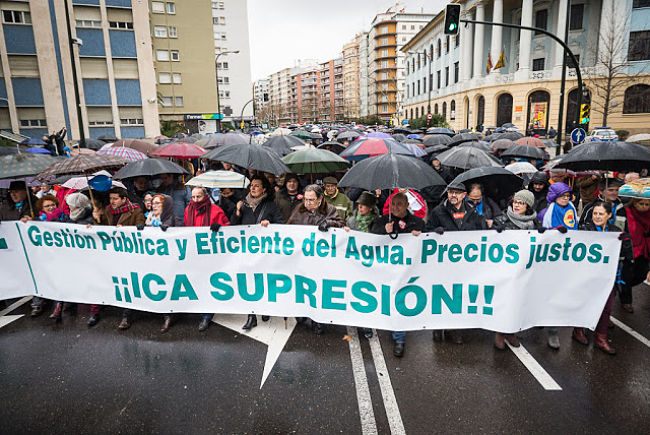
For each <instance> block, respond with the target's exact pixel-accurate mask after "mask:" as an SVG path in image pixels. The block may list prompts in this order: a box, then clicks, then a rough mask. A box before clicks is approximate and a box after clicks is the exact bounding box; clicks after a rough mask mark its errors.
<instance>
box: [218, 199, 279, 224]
mask: <svg viewBox="0 0 650 435" xmlns="http://www.w3.org/2000/svg"><path fill="white" fill-rule="evenodd" d="M263 220H268V221H269V222H270V223H272V224H283V223H284V218H283V217H282V213H281V212H280V209H279V208H278V206H277V205H276V204H275V202H273V200H272V199H271V198H269V197H266V198H265V199H264V200H263V201H262V202H260V203H259V204H258V206H257V207H256V208H255V211H253V209H252V208H250V207H249V206H248V204H246V201H244V205H242V207H241V210H240V215H239V216H237V208H235V211H234V212H233V213H232V215H231V216H230V224H231V225H256V224H259V223H260V222H262V221H263Z"/></svg>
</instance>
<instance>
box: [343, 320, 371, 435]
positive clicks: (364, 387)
mask: <svg viewBox="0 0 650 435" xmlns="http://www.w3.org/2000/svg"><path fill="white" fill-rule="evenodd" d="M347 331H348V335H349V336H350V338H351V340H350V341H349V342H348V344H349V345H350V360H352V374H353V375H354V385H355V387H356V390H357V402H358V404H359V416H360V417H361V433H362V434H364V435H371V434H376V433H377V421H376V420H375V412H374V411H373V409H372V399H371V397H370V387H368V378H367V376H366V366H365V365H364V363H363V354H362V353H361V343H360V342H359V334H358V333H357V328H356V327H353V326H348V327H347Z"/></svg>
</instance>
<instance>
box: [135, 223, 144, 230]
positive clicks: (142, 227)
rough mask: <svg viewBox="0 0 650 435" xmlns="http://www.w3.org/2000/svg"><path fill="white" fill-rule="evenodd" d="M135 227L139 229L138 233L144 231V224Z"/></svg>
mask: <svg viewBox="0 0 650 435" xmlns="http://www.w3.org/2000/svg"><path fill="white" fill-rule="evenodd" d="M135 227H136V228H137V229H138V231H142V230H144V224H140V225H136V226H135Z"/></svg>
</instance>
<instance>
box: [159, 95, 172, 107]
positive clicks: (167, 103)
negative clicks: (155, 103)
mask: <svg viewBox="0 0 650 435" xmlns="http://www.w3.org/2000/svg"><path fill="white" fill-rule="evenodd" d="M160 104H161V105H162V106H163V107H169V106H171V105H172V97H161V98H160Z"/></svg>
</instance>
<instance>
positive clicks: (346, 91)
mask: <svg viewBox="0 0 650 435" xmlns="http://www.w3.org/2000/svg"><path fill="white" fill-rule="evenodd" d="M361 37H362V36H361V35H357V36H355V38H354V40H352V41H351V42H348V43H347V44H345V45H344V46H343V118H342V119H343V120H346V121H347V120H349V119H354V118H359V116H360V114H359V105H360V98H361V90H360V88H359V84H360V83H359V78H360V75H361V73H360V71H361V70H360V69H359V56H360V52H359V44H360V39H361Z"/></svg>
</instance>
